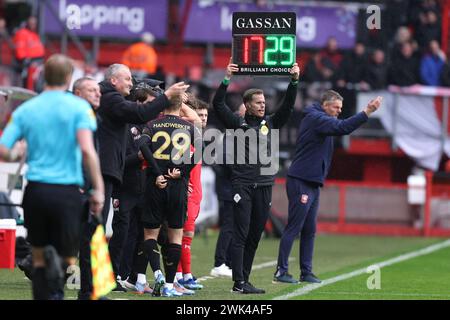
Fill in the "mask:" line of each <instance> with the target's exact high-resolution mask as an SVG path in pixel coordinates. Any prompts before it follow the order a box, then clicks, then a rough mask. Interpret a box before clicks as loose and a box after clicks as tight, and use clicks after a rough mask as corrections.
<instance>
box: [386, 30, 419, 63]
mask: <svg viewBox="0 0 450 320" xmlns="http://www.w3.org/2000/svg"><path fill="white" fill-rule="evenodd" d="M405 42H409V43H410V44H411V45H412V47H413V51H414V52H417V49H418V48H419V46H418V44H417V42H416V41H415V40H414V38H413V37H412V34H411V31H410V30H409V28H408V27H405V26H402V27H399V28H398V29H397V32H396V33H395V37H394V43H393V44H392V47H391V49H390V54H391V58H392V59H394V58H396V57H398V56H400V52H401V48H402V45H403V44H404V43H405Z"/></svg>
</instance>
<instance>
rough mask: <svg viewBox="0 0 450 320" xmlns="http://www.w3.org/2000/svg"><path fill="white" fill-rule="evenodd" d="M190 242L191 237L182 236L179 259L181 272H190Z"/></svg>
mask: <svg viewBox="0 0 450 320" xmlns="http://www.w3.org/2000/svg"><path fill="white" fill-rule="evenodd" d="M191 242H192V238H189V237H183V240H182V242H181V259H180V264H181V267H182V269H183V274H186V273H191Z"/></svg>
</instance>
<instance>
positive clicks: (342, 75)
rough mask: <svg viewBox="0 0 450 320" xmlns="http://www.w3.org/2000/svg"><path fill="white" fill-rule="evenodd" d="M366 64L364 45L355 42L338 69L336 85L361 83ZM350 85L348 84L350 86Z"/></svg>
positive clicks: (343, 85)
mask: <svg viewBox="0 0 450 320" xmlns="http://www.w3.org/2000/svg"><path fill="white" fill-rule="evenodd" d="M366 65H367V55H366V47H365V46H364V44H363V43H362V42H357V43H356V44H355V47H354V49H353V51H351V52H350V53H349V54H348V55H346V56H345V58H344V60H343V61H342V64H341V67H340V68H339V71H338V77H337V78H338V81H337V86H338V87H345V86H348V84H351V85H354V84H361V81H363V76H364V72H365V67H366ZM351 85H350V86H351Z"/></svg>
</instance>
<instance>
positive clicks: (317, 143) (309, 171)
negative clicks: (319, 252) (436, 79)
mask: <svg viewBox="0 0 450 320" xmlns="http://www.w3.org/2000/svg"><path fill="white" fill-rule="evenodd" d="M342 100H343V98H342V96H341V95H339V93H337V92H335V91H333V90H328V91H326V92H325V93H324V94H323V96H322V99H321V103H320V104H319V103H314V104H313V105H312V106H308V107H306V108H304V109H303V110H302V120H301V122H300V126H299V130H298V138H297V142H296V150H295V156H294V160H293V161H292V164H291V167H290V168H289V171H288V177H287V181H286V192H287V196H288V199H289V214H288V223H287V226H286V227H285V229H284V231H283V235H282V237H281V241H280V249H279V254H278V266H277V270H276V272H275V276H274V280H275V281H277V282H284V283H297V282H298V281H297V280H295V279H293V277H292V276H291V275H290V274H288V272H287V271H288V258H289V254H290V251H291V248H292V244H293V242H294V240H295V238H296V237H297V236H298V234H299V233H300V235H301V238H300V269H301V270H300V271H301V276H300V281H302V282H311V283H319V282H320V280H319V279H318V278H317V277H316V276H315V275H314V274H313V272H312V258H313V250H314V237H315V233H316V219H317V209H318V208H319V195H320V187H321V186H323V183H324V181H325V177H326V176H327V174H328V171H329V168H330V165H331V159H332V156H333V136H342V135H346V134H350V133H351V132H353V131H354V130H356V129H357V128H358V127H359V126H361V125H362V124H363V123H365V122H366V121H367V119H368V116H369V115H370V114H371V113H372V112H375V111H376V110H377V109H378V108H379V106H380V103H381V97H378V98H376V99H374V100H372V101H371V102H369V104H368V105H367V107H366V109H365V110H364V111H362V112H360V113H358V114H356V115H354V116H352V117H350V118H348V119H345V120H339V119H337V116H338V115H339V114H340V113H341V109H342Z"/></svg>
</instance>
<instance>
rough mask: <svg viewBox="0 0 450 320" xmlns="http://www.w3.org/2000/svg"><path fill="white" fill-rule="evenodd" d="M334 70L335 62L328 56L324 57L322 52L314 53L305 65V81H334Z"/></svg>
mask: <svg viewBox="0 0 450 320" xmlns="http://www.w3.org/2000/svg"><path fill="white" fill-rule="evenodd" d="M334 71H335V69H334V66H333V63H332V62H331V61H330V60H329V59H328V58H322V57H321V56H320V53H314V54H313V56H312V57H311V59H310V60H309V61H308V63H307V64H306V67H305V81H306V82H322V81H332V80H333V76H334Z"/></svg>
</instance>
